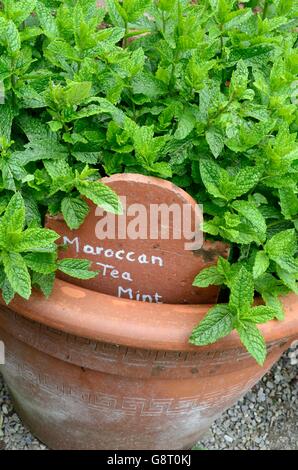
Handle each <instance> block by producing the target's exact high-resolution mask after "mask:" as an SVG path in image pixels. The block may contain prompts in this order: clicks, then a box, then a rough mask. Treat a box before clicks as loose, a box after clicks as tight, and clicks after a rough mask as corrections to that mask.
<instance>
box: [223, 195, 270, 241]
mask: <svg viewBox="0 0 298 470" xmlns="http://www.w3.org/2000/svg"><path fill="white" fill-rule="evenodd" d="M232 207H233V208H234V209H236V211H237V212H239V214H241V215H242V216H243V217H244V218H245V219H246V220H247V221H248V223H249V225H250V226H251V227H252V229H253V230H254V231H255V232H256V234H257V237H258V239H259V240H260V242H264V240H265V238H266V230H267V225H266V221H265V218H264V217H263V215H262V213H261V212H260V211H259V209H258V208H257V207H255V205H254V204H252V203H250V202H248V201H234V202H233V203H232Z"/></svg>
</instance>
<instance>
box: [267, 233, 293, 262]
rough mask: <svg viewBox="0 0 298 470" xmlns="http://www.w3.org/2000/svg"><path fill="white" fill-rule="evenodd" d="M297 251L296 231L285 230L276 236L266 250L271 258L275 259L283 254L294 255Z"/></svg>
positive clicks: (269, 242) (271, 239)
mask: <svg viewBox="0 0 298 470" xmlns="http://www.w3.org/2000/svg"><path fill="white" fill-rule="evenodd" d="M296 249H297V235H296V232H295V230H294V229H290V230H284V231H282V232H279V233H277V234H276V235H274V236H273V237H272V238H270V240H268V242H267V243H266V246H265V250H266V252H267V254H268V255H269V257H270V258H272V259H275V258H276V257H278V258H279V257H280V256H282V255H283V254H285V253H286V254H287V255H290V256H292V255H294V254H295V252H296Z"/></svg>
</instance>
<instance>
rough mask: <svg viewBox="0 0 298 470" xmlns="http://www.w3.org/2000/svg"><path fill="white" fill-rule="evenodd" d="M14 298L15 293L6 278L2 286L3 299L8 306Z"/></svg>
mask: <svg viewBox="0 0 298 470" xmlns="http://www.w3.org/2000/svg"><path fill="white" fill-rule="evenodd" d="M14 296H15V291H14V290H13V288H12V287H11V284H10V282H9V280H8V279H7V277H6V278H5V280H4V282H3V285H2V297H3V300H4V302H5V303H6V305H8V304H9V303H10V302H11V301H12V300H13V298H14Z"/></svg>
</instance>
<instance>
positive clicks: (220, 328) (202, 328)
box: [190, 304, 233, 346]
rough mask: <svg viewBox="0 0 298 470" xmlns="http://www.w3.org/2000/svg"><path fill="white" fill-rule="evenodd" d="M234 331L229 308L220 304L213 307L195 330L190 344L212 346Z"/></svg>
mask: <svg viewBox="0 0 298 470" xmlns="http://www.w3.org/2000/svg"><path fill="white" fill-rule="evenodd" d="M232 330H233V317H232V314H231V311H230V309H229V307H228V306H227V305H225V304H218V305H216V306H215V307H212V308H211V309H210V310H209V311H208V313H207V315H206V316H205V317H204V318H203V320H202V321H201V322H200V323H199V325H198V326H197V327H196V328H195V329H194V330H193V332H192V334H191V337H190V342H191V343H192V344H195V345H197V346H204V345H206V344H211V343H214V342H215V341H217V340H218V339H220V338H223V337H224V336H227V335H228V334H230V333H231V331H232Z"/></svg>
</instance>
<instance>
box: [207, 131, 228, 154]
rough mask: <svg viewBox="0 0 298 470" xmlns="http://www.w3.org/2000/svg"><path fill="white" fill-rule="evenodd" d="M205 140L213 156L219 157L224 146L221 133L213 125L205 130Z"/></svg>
mask: <svg viewBox="0 0 298 470" xmlns="http://www.w3.org/2000/svg"><path fill="white" fill-rule="evenodd" d="M206 140H207V142H208V145H209V147H210V150H211V152H212V154H213V156H214V157H215V158H217V157H219V155H220V154H221V152H222V150H223V148H224V138H223V136H222V133H221V132H220V131H219V130H218V129H216V128H215V127H211V128H210V129H209V130H208V131H207V132H206Z"/></svg>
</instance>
